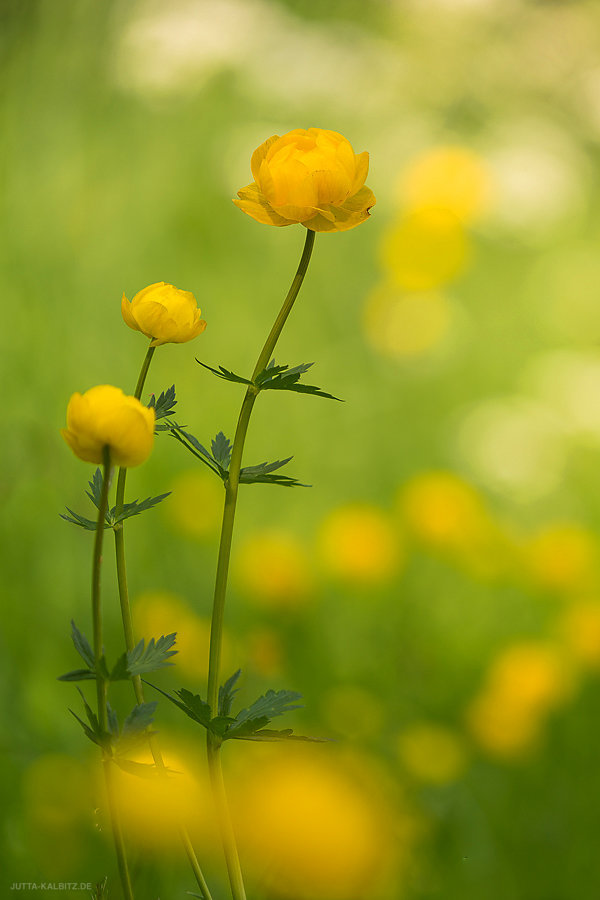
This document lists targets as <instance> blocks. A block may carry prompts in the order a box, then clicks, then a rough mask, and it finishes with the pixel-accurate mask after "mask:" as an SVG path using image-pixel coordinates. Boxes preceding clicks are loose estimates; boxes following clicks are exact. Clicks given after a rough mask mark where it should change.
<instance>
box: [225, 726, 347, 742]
mask: <svg viewBox="0 0 600 900" xmlns="http://www.w3.org/2000/svg"><path fill="white" fill-rule="evenodd" d="M228 737H231V738H232V739H233V740H238V741H305V742H308V743H310V744H327V743H329V741H328V739H327V738H316V737H307V736H306V735H303V734H294V731H293V729H292V728H283V729H282V730H281V731H274V730H273V729H271V728H261V729H260V730H259V731H255V732H250V733H249V734H239V733H235V734H231V735H228Z"/></svg>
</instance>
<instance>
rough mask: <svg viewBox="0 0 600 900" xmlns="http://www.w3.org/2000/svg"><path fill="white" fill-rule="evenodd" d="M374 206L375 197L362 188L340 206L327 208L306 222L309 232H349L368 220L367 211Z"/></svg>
mask: <svg viewBox="0 0 600 900" xmlns="http://www.w3.org/2000/svg"><path fill="white" fill-rule="evenodd" d="M374 205H375V195H374V194H373V191H371V190H370V189H369V188H368V187H363V188H361V189H360V191H359V192H358V193H357V194H355V195H354V196H353V197H349V198H348V199H347V200H346V201H345V202H344V203H343V204H342V205H341V206H329V207H328V208H327V209H326V210H321V211H319V213H318V214H317V215H316V216H315V217H314V218H313V219H310V220H309V221H308V222H305V223H304V224H305V225H306V227H307V228H309V229H310V230H311V231H323V232H332V231H349V230H350V229H351V228H355V227H356V226H357V225H360V224H361V222H364V221H365V220H366V219H368V218H369V210H370V209H371V207H372V206H374Z"/></svg>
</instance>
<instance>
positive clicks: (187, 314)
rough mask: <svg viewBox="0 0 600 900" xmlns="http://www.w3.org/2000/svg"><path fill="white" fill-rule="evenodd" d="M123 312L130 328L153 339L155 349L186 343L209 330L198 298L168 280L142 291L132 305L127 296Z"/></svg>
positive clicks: (123, 302)
mask: <svg viewBox="0 0 600 900" xmlns="http://www.w3.org/2000/svg"><path fill="white" fill-rule="evenodd" d="M121 313H122V315H123V318H124V320H125V324H126V325H129V327H130V328H133V330H134V331H141V332H142V334H145V335H146V337H149V338H153V341H152V346H153V347H158V346H160V344H184V343H185V342H186V341H191V340H192V338H195V337H196V335H198V334H201V333H202V332H203V331H204V329H205V328H206V322H205V321H204V319H201V318H200V310H199V309H198V304H197V303H196V298H195V297H194V295H193V294H191V293H190V292H189V291H180V290H179V288H176V287H174V286H173V285H172V284H166V282H164V281H157V282H156V284H151V285H149V286H148V287H146V288H144V289H143V290H142V291H139V292H138V293H137V294H136V295H135V297H134V298H133V300H132V301H131V303H130V302H129V300H128V299H127V297H126V296H125V294H123V298H122V300H121Z"/></svg>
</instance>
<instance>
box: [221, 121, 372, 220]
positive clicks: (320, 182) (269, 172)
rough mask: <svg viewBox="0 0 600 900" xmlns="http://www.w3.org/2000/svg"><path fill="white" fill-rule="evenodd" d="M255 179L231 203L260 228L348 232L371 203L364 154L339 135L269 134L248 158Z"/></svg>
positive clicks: (310, 132) (314, 132) (298, 131)
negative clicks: (296, 225)
mask: <svg viewBox="0 0 600 900" xmlns="http://www.w3.org/2000/svg"><path fill="white" fill-rule="evenodd" d="M251 169H252V174H253V176H254V178H255V181H254V182H253V183H252V184H249V185H247V186H246V187H245V188H242V189H241V190H240V191H238V196H237V199H235V200H234V201H233V202H234V203H235V205H236V206H238V207H239V208H240V209H241V210H242V212H245V213H246V214H247V215H249V216H251V217H252V218H253V219H256V221H257V222H261V223H262V224H265V225H275V226H277V227H283V226H284V225H291V224H294V223H299V224H302V225H305V226H306V227H307V228H309V229H311V230H312V231H347V230H348V229H350V228H354V227H355V226H356V225H360V223H361V222H364V221H365V220H366V219H367V218H368V215H369V209H370V207H371V206H373V205H374V204H375V197H374V196H373V193H372V191H370V190H369V188H366V187H365V186H364V182H365V179H366V177H367V173H368V171H369V154H368V153H366V152H364V153H359V154H355V153H354V150H353V149H352V146H351V144H350V142H349V141H348V140H346V138H345V137H343V135H341V134H339V133H338V132H336V131H327V130H325V129H323V128H308V129H302V128H296V129H294V130H293V131H289V132H288V133H287V134H284V135H283V136H282V137H279V136H278V135H273V136H272V137H270V138H268V140H266V141H264V143H262V144H261V145H260V147H258V148H257V149H256V150H255V151H254V153H253V154H252V160H251Z"/></svg>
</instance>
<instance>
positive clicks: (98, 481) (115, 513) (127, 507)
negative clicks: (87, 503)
mask: <svg viewBox="0 0 600 900" xmlns="http://www.w3.org/2000/svg"><path fill="white" fill-rule="evenodd" d="M102 481H103V478H102V470H101V469H99V468H98V469H96V471H95V473H94V476H93V478H92V480H91V481H89V482H88V485H89V488H90V489H89V491H86V494H87V496H88V497H89V498H90V500H91V501H92V503H93V504H94V506H95V507H96V509H99V508H100V496H101V493H102ZM170 493H171V492H170V491H167V493H166V494H159V495H158V496H157V497H146V499H145V500H134V501H133V502H132V503H124V504H123V506H120V507H118V508H117V507H116V506H113V507H112V508H111V509H107V510H106V515H105V517H104V521H105V523H106V524H105V525H104V528H105V529H106V528H114V526H115V525H118V523H119V522H123V521H124V520H125V519H130V518H131V516H139V515H140V513H143V512H145V511H146V510H147V509H152V508H153V507H154V506H157V504H159V503H162V501H163V500H165V499H166V498H167V497H168V496H169V495H170ZM67 512H68V513H70V515H69V516H65V515H64V514H63V513H61V514H60V517H61V519H64V520H65V522H70V523H71V524H73V525H79V526H80V527H81V528H85V529H86V531H96V528H97V521H95V520H92V519H86V518H85V517H84V516H80V515H79V513H76V512H73V510H72V509H70V508H69V507H68V506H67Z"/></svg>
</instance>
